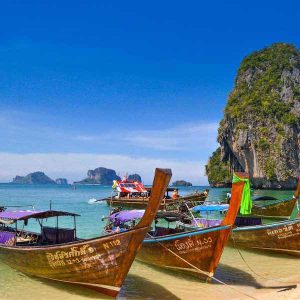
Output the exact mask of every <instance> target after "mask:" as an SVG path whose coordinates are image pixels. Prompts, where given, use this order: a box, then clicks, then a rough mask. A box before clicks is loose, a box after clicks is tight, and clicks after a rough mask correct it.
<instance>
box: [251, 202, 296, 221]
mask: <svg viewBox="0 0 300 300" xmlns="http://www.w3.org/2000/svg"><path fill="white" fill-rule="evenodd" d="M297 201H298V200H297V199H290V200H284V201H280V202H277V203H273V204H269V205H265V206H260V207H258V206H253V208H252V212H251V216H258V217H264V218H266V217H267V218H282V219H289V218H290V217H291V214H292V212H293V210H294V208H295V205H296V202H297Z"/></svg>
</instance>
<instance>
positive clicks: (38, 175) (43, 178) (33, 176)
mask: <svg viewBox="0 0 300 300" xmlns="http://www.w3.org/2000/svg"><path fill="white" fill-rule="evenodd" d="M11 183H16V184H56V182H55V181H54V180H52V179H51V178H50V177H48V176H47V175H46V174H45V173H44V172H40V171H39V172H33V173H30V174H28V175H26V176H18V175H17V176H16V177H15V178H14V179H13V181H12V182H11Z"/></svg>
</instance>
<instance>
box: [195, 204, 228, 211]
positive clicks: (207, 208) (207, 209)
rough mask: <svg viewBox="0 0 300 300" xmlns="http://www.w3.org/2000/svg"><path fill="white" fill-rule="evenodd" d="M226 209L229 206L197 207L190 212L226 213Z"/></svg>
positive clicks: (211, 205)
mask: <svg viewBox="0 0 300 300" xmlns="http://www.w3.org/2000/svg"><path fill="white" fill-rule="evenodd" d="M228 207H229V204H210V205H197V206H195V207H193V208H192V210H193V211H195V212H209V211H226V210H228Z"/></svg>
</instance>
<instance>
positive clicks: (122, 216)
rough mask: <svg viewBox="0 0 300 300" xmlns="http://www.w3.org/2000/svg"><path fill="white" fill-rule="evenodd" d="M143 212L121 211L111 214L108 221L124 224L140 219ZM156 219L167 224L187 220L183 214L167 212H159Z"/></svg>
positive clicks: (136, 210) (138, 210)
mask: <svg viewBox="0 0 300 300" xmlns="http://www.w3.org/2000/svg"><path fill="white" fill-rule="evenodd" d="M144 213H145V210H143V209H134V210H123V211H120V212H117V213H114V214H112V215H111V216H110V217H109V219H110V221H111V222H113V223H118V224H119V223H126V222H128V221H132V220H135V219H140V218H142V217H143V215H144ZM156 218H163V219H165V220H166V221H168V222H174V221H182V220H186V219H189V218H188V217H187V216H186V215H185V214H182V213H177V212H167V211H159V212H157V214H156Z"/></svg>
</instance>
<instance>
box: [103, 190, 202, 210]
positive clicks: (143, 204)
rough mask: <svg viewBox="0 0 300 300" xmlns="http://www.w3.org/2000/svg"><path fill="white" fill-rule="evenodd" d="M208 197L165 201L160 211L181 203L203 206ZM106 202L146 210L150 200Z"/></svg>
mask: <svg viewBox="0 0 300 300" xmlns="http://www.w3.org/2000/svg"><path fill="white" fill-rule="evenodd" d="M206 198H207V196H205V195H204V194H202V193H195V194H191V195H187V196H183V197H179V198H178V199H177V200H173V199H163V200H162V202H161V204H160V207H159V209H160V210H162V209H167V208H168V206H172V205H173V204H175V205H177V204H178V203H180V202H184V201H187V202H190V203H191V206H195V205H200V204H203V203H204V201H205V199H206ZM106 202H107V204H108V205H111V206H120V207H127V208H141V209H143V208H145V207H147V205H148V202H149V198H148V197H145V198H127V197H121V198H116V197H113V198H107V199H106Z"/></svg>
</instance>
